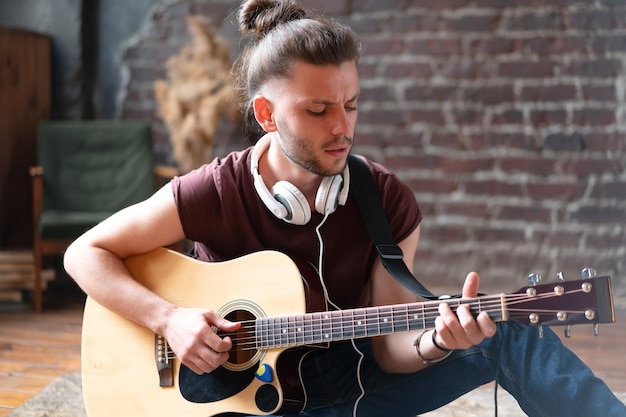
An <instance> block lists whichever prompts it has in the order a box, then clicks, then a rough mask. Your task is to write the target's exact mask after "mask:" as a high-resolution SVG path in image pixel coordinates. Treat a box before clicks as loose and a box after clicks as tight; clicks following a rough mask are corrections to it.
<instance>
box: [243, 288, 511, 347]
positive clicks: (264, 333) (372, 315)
mask: <svg viewBox="0 0 626 417" xmlns="http://www.w3.org/2000/svg"><path fill="white" fill-rule="evenodd" d="M504 297H505V296H504V295H500V296H487V297H481V298H474V299H448V300H443V301H427V302H423V303H417V302H416V303H409V304H397V305H389V306H381V307H366V308H356V309H347V310H337V311H324V312H317V313H307V314H301V315H296V316H286V317H270V318H260V319H257V320H256V322H255V328H256V329H255V330H256V339H257V349H271V348H278V347H295V346H302V345H309V344H317V343H327V342H336V341H342V340H350V339H363V338H368V337H373V336H382V335H387V334H392V333H401V332H408V331H414V330H424V329H429V328H433V327H434V325H435V319H436V318H437V316H438V315H439V312H438V311H439V310H438V308H439V304H441V303H447V304H449V305H450V307H452V308H453V309H456V308H458V307H459V306H461V305H462V304H468V305H469V306H470V310H471V311H472V313H473V314H475V315H478V314H479V313H480V312H482V311H486V312H487V313H488V314H489V316H490V317H491V318H492V320H494V321H503V320H506V308H505V306H506V303H505V300H504Z"/></svg>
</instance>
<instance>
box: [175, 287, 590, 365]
mask: <svg viewBox="0 0 626 417" xmlns="http://www.w3.org/2000/svg"><path fill="white" fill-rule="evenodd" d="M582 291H583V290H582V289H574V290H570V291H567V292H565V293H564V294H562V295H559V294H556V293H553V292H550V293H544V294H538V295H536V296H535V297H532V298H530V299H529V298H528V296H527V295H526V294H505V295H504V299H505V301H506V303H505V305H506V308H505V309H504V310H505V311H506V313H507V317H508V318H509V319H512V320H521V319H524V318H528V313H529V312H532V313H536V314H549V313H558V312H560V311H564V310H559V309H549V308H542V309H532V308H519V307H516V306H519V305H524V304H527V303H528V302H529V301H532V302H536V301H544V300H548V299H551V298H557V297H563V296H564V295H572V294H576V293H580V292H582ZM442 302H446V303H448V304H458V305H459V306H461V305H469V306H470V308H471V307H480V308H481V310H480V311H481V312H482V311H485V312H487V313H488V314H489V313H497V312H501V311H503V308H502V302H503V300H502V296H501V295H493V296H485V297H482V298H481V299H478V300H476V299H471V300H463V299H459V300H443V301H432V302H431V301H429V302H425V303H412V304H407V305H391V306H383V307H368V308H364V309H363V310H367V311H368V312H367V313H365V314H363V315H362V317H363V318H362V320H363V321H364V322H365V323H364V324H363V325H360V327H363V328H365V329H371V328H380V327H381V326H382V327H383V328H384V327H385V326H391V327H390V329H391V330H392V331H391V332H390V333H395V332H394V331H393V329H394V328H407V329H408V328H409V325H410V323H416V322H422V323H426V322H429V323H430V322H432V323H434V319H435V318H436V317H437V316H438V315H439V312H438V306H439V304H441V303H442ZM401 306H402V307H401ZM398 308H405V311H403V312H398V311H397V309H398ZM381 309H388V311H386V314H387V315H388V317H390V318H392V319H393V320H391V321H390V322H386V323H385V322H382V323H381V322H380V321H378V322H374V323H367V320H371V319H372V318H375V319H380V318H381V313H380V310H381ZM394 309H395V310H394ZM371 310H378V312H369V311H371ZM345 311H346V310H344V311H343V312H344V313H345ZM347 311H350V312H351V313H352V314H354V312H357V311H359V309H355V310H347ZM565 312H566V313H567V314H582V313H584V312H585V310H571V309H570V310H566V311H565ZM341 313H342V310H337V311H327V312H316V313H307V314H301V315H293V316H280V317H273V318H269V319H270V320H274V323H273V324H271V325H270V327H272V328H273V330H274V332H270V331H269V330H268V332H269V333H268V335H267V337H270V336H272V335H273V336H274V337H273V342H274V344H273V345H271V346H262V347H259V346H258V343H257V341H258V338H259V337H258V335H256V333H257V324H258V322H259V320H268V319H267V318H261V319H252V320H244V321H241V322H240V323H241V327H240V329H239V330H238V331H235V332H225V333H222V332H220V333H219V334H220V335H221V336H223V337H224V336H229V337H230V338H231V340H232V342H233V345H236V346H237V348H238V349H239V350H258V349H270V348H279V347H288V346H294V345H301V344H305V343H300V342H299V341H298V340H295V341H294V340H293V337H292V339H291V340H289V339H287V340H286V342H285V340H283V339H284V338H283V336H282V334H283V333H280V332H290V331H291V332H293V331H294V330H297V329H298V328H301V329H304V330H303V331H308V332H309V333H311V332H312V331H315V333H316V334H320V332H321V330H320V329H322V330H323V331H324V332H325V333H326V334H335V333H337V332H338V330H345V329H346V328H347V327H346V326H343V324H344V321H345V320H344V319H345V318H346V317H345V316H344V315H343V314H341ZM415 313H420V314H421V316H420V317H419V318H415V319H411V318H409V317H408V316H407V317H403V316H404V315H411V314H415ZM340 314H341V315H340ZM397 316H399V317H397ZM307 317H310V318H313V317H317V318H318V319H319V320H322V319H323V323H322V322H321V321H320V322H317V323H315V326H316V327H315V328H313V329H311V325H309V327H307V325H306V324H302V323H297V322H294V320H303V319H304V318H307ZM290 320H291V321H290ZM590 323H592V322H590ZM285 324H286V326H285ZM276 326H278V328H276ZM351 327H353V326H351ZM422 328H427V327H422ZM276 330H279V331H280V332H279V333H275V331H276ZM410 330H419V329H410ZM241 333H245V334H244V335H240V334H241ZM270 333H271V334H270ZM381 334H386V333H381ZM369 336H375V335H374V334H372V335H363V336H362V338H365V337H369ZM354 338H355V337H354V335H353V337H347V336H346V337H345V339H344V338H338V337H336V336H335V337H333V338H332V340H331V341H339V340H346V339H354ZM358 338H361V337H358ZM277 340H278V342H277ZM307 343H311V344H314V343H324V339H322V340H319V341H317V340H315V341H308V340H307ZM170 354H171V352H169V353H168V356H169V355H170Z"/></svg>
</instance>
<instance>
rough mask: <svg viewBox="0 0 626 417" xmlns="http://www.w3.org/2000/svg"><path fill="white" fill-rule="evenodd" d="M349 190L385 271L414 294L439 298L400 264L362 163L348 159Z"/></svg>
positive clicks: (378, 200) (385, 218) (398, 255)
mask: <svg viewBox="0 0 626 417" xmlns="http://www.w3.org/2000/svg"><path fill="white" fill-rule="evenodd" d="M348 165H349V167H350V188H351V189H352V192H353V193H354V196H355V198H356V201H357V205H358V206H359V210H360V211H361V216H362V217H363V219H364V220H365V225H366V227H367V231H368V233H369V234H370V237H371V239H372V242H373V243H374V245H375V246H376V250H377V251H378V255H379V256H380V259H381V261H382V263H383V265H384V267H385V268H386V269H387V271H388V272H389V273H390V274H391V275H392V276H393V277H394V278H395V279H396V280H398V282H400V283H401V284H402V285H404V286H405V287H406V288H408V289H409V290H411V291H412V292H413V293H415V294H417V295H419V296H420V297H422V298H425V299H427V300H437V299H439V297H437V296H436V295H434V294H433V293H431V292H430V291H429V290H428V289H427V288H426V287H424V286H423V285H422V284H421V283H420V282H419V281H418V280H417V278H415V276H413V274H412V273H411V271H409V269H408V268H407V266H406V264H405V263H404V260H403V255H402V249H400V247H399V246H398V245H397V244H396V242H395V241H394V239H393V235H392V234H391V230H390V229H389V223H388V222H387V217H386V216H385V211H384V209H383V205H382V201H381V198H380V194H379V193H378V187H377V186H376V184H375V183H374V178H373V177H372V174H371V172H370V171H369V168H368V167H367V165H366V164H365V162H364V161H363V160H361V159H360V158H358V157H356V156H354V155H350V158H349V159H348Z"/></svg>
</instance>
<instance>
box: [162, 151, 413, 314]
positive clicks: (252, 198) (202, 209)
mask: <svg viewBox="0 0 626 417" xmlns="http://www.w3.org/2000/svg"><path fill="white" fill-rule="evenodd" d="M251 149H252V148H248V149H246V150H243V151H238V152H233V153H231V154H229V155H228V156H226V157H225V158H223V159H216V160H214V161H213V162H211V163H210V164H207V165H204V166H202V167H201V168H199V169H197V170H195V171H192V172H190V173H188V174H186V175H183V176H180V177H176V178H174V179H173V180H172V188H173V190H174V198H175V201H176V205H177V207H178V213H179V215H180V220H181V223H182V226H183V230H184V232H185V236H186V237H187V239H190V240H192V241H194V242H195V255H196V257H197V258H198V259H200V260H204V261H222V260H229V259H233V258H236V257H239V256H242V255H245V254H248V253H251V252H257V251H259V250H263V249H273V250H278V251H281V252H284V253H286V254H287V255H289V256H291V257H292V258H294V259H300V260H304V261H308V262H310V263H312V264H313V265H317V263H318V256H319V251H320V244H319V240H318V238H317V235H316V231H315V229H316V227H317V226H318V225H319V224H320V223H321V221H322V220H323V218H324V216H323V215H322V214H320V213H317V212H315V211H314V212H313V213H312V216H311V220H310V221H309V222H308V223H307V224H306V225H293V224H289V223H287V222H285V221H283V220H281V219H278V218H276V217H275V216H274V215H273V214H272V212H270V210H269V209H268V208H267V207H266V206H265V205H264V204H263V202H262V201H261V198H260V197H259V196H258V195H257V193H256V190H255V188H254V183H253V181H254V180H253V177H252V174H251V172H250V154H251ZM367 164H368V166H369V168H370V171H371V172H372V174H373V175H374V178H375V181H376V183H377V184H378V188H379V191H380V194H381V196H382V200H383V206H384V208H385V212H386V215H387V220H388V222H389V225H390V227H391V231H392V234H393V236H394V238H395V240H396V242H400V241H402V240H403V239H405V238H406V237H408V236H409V235H410V234H411V233H412V232H413V231H414V230H415V228H416V227H417V226H418V225H419V223H420V221H421V218H422V217H421V212H420V210H419V207H418V205H417V202H416V201H415V197H414V195H413V192H412V191H411V190H410V189H409V188H408V187H407V186H406V185H405V184H403V183H402V182H400V181H399V180H398V179H397V178H396V176H395V175H393V174H392V173H391V172H390V171H388V170H387V169H385V168H384V167H382V166H381V165H379V164H376V163H373V162H371V161H367ZM320 233H321V236H322V240H323V243H324V250H323V254H324V256H323V276H324V281H325V283H326V287H327V290H328V294H329V298H330V299H331V300H332V301H333V302H334V303H335V304H337V305H338V306H339V307H340V308H344V309H345V308H354V307H362V306H366V305H367V304H368V303H369V298H370V297H369V286H368V285H367V282H368V280H369V277H370V273H371V269H372V265H373V264H374V261H375V260H376V259H377V256H378V254H377V252H376V249H375V248H374V246H373V244H372V242H371V239H370V237H369V235H368V233H367V230H366V228H365V223H364V221H363V219H362V218H361V214H360V212H359V209H358V207H357V204H356V200H355V198H354V195H352V192H350V193H349V195H348V200H347V202H346V204H345V206H339V207H337V210H336V211H335V212H334V213H332V214H331V215H330V216H329V217H328V219H327V220H326V222H325V223H324V225H323V226H322V227H321V228H320Z"/></svg>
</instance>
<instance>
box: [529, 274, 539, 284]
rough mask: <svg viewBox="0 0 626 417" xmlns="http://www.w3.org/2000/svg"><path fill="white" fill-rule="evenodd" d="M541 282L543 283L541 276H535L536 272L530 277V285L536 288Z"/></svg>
mask: <svg viewBox="0 0 626 417" xmlns="http://www.w3.org/2000/svg"><path fill="white" fill-rule="evenodd" d="M540 282H541V275H539V274H535V273H534V272H533V273H532V274H530V275H528V283H529V284H530V285H531V286H533V287H534V286H535V285H537V284H538V283H540Z"/></svg>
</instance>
